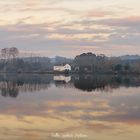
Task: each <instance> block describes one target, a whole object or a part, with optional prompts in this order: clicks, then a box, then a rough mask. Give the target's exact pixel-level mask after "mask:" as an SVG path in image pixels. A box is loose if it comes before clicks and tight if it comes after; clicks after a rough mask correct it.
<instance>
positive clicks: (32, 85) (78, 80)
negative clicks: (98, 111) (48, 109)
mask: <svg viewBox="0 0 140 140" xmlns="http://www.w3.org/2000/svg"><path fill="white" fill-rule="evenodd" d="M52 85H55V86H56V87H65V88H66V87H70V88H77V89H80V90H83V91H88V92H91V91H96V90H100V91H104V90H105V91H106V90H110V89H115V88H119V87H122V86H124V87H139V86H140V77H139V76H112V75H0V91H1V95H2V96H5V97H7V96H10V97H17V96H18V94H19V92H29V91H30V92H34V91H40V90H46V89H48V88H50V87H51V86H52Z"/></svg>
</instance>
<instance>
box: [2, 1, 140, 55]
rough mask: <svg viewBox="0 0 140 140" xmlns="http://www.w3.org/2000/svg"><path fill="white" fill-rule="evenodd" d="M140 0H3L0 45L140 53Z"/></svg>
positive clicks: (48, 51)
mask: <svg viewBox="0 0 140 140" xmlns="http://www.w3.org/2000/svg"><path fill="white" fill-rule="evenodd" d="M139 5H140V1H139V0H4V1H3V0H0V49H2V48H4V47H17V48H18V49H19V50H20V51H21V52H32V53H36V54H40V55H42V56H49V57H52V56H56V55H57V56H58V55H59V56H67V57H75V56H76V55H78V54H80V53H83V52H93V53H96V54H105V55H107V56H120V55H125V54H140V8H139Z"/></svg>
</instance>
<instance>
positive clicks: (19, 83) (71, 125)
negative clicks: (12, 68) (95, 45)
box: [0, 75, 140, 140]
mask: <svg viewBox="0 0 140 140" xmlns="http://www.w3.org/2000/svg"><path fill="white" fill-rule="evenodd" d="M0 91H1V95H2V96H4V97H12V98H2V97H1V98H0V124H1V126H0V138H1V139H4V140H16V139H17V140H18V139H20V140H25V139H26V140H46V139H48V140H55V139H59V140H60V139H62V138H55V137H53V136H54V135H55V134H56V133H58V134H59V135H60V136H62V135H63V134H72V135H73V136H74V135H76V134H83V135H86V136H87V137H86V138H79V139H84V140H93V139H95V140H96V139H98V140H104V139H105V140H106V139H107V140H118V139H119V140H132V139H134V138H135V140H139V136H140V102H139V100H140V77H139V76H111V75H107V76H106V75H71V76H70V75H0ZM90 93H91V94H90ZM102 93H103V94H102ZM13 97H16V98H13ZM65 139H66V140H67V139H69V140H73V139H74V138H65Z"/></svg>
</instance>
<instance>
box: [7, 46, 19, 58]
mask: <svg viewBox="0 0 140 140" xmlns="http://www.w3.org/2000/svg"><path fill="white" fill-rule="evenodd" d="M18 54H19V50H18V49H17V48H16V47H12V48H9V56H10V57H12V58H13V59H14V58H16V57H17V56H18Z"/></svg>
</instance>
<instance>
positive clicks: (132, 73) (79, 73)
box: [0, 71, 140, 76]
mask: <svg viewBox="0 0 140 140" xmlns="http://www.w3.org/2000/svg"><path fill="white" fill-rule="evenodd" d="M0 74H59V75H60V74H62V75H73V74H78V75H122V76H123V75H127V76H128V75H140V73H138V72H127V73H126V72H118V73H117V72H116V73H115V72H104V73H98V72H96V73H92V72H87V73H85V72H74V71H70V72H55V71H44V72H40V71H28V72H2V71H1V72H0Z"/></svg>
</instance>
